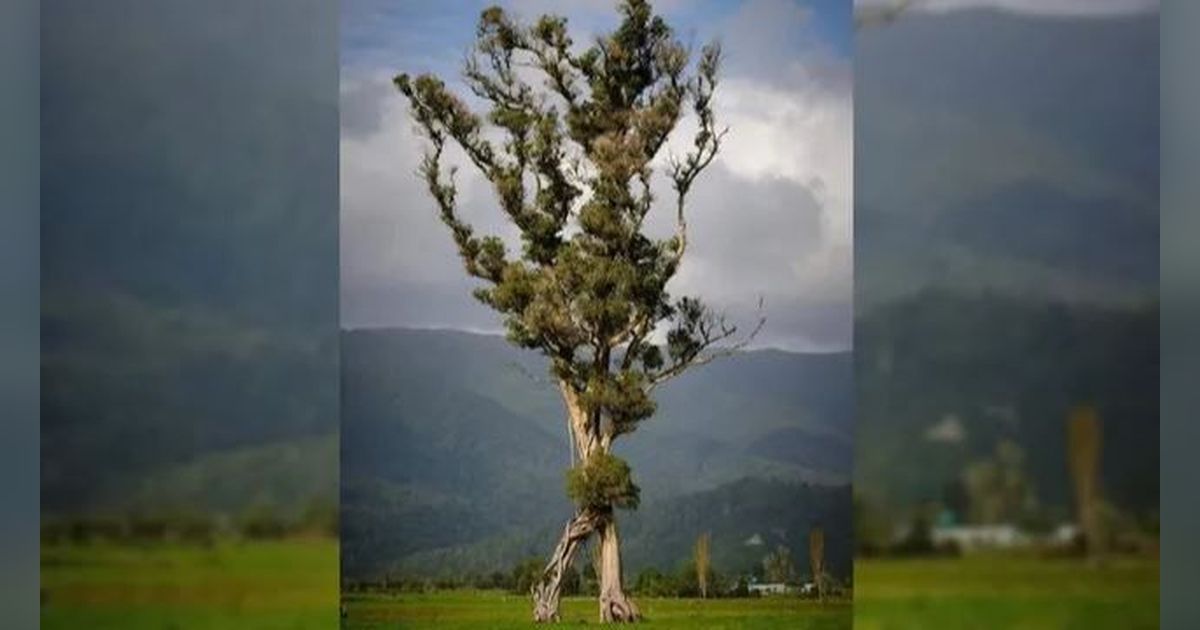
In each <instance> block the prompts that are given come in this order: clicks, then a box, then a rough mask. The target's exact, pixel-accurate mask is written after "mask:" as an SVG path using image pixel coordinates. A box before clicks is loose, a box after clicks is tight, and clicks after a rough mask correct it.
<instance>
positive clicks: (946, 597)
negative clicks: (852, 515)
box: [854, 556, 1158, 630]
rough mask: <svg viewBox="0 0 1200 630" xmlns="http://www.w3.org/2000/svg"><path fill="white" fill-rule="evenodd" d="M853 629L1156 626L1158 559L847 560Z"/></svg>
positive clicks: (1061, 629) (1082, 629)
mask: <svg viewBox="0 0 1200 630" xmlns="http://www.w3.org/2000/svg"><path fill="white" fill-rule="evenodd" d="M855 590H856V593H855V603H854V628H855V630H917V629H925V628H939V629H941V628H946V629H959V628H961V629H968V628H970V629H976V628H998V629H1001V628H1002V629H1011V630H1040V629H1043V628H1044V629H1047V630H1051V629H1053V630H1072V629H1079V630H1108V629H1112V630H1118V629H1119V630H1136V629H1141V628H1158V561H1157V559H1153V558H1130V557H1121V558H1114V559H1112V560H1110V561H1108V562H1106V563H1105V564H1103V565H1101V566H1090V565H1088V564H1087V563H1086V562H1084V561H1082V560H1077V559H1062V560H1046V559H1038V558H1023V557H1009V556H972V557H967V558H962V559H953V558H949V559H935V560H929V559H924V560H867V561H863V560H859V561H857V562H856V563H855Z"/></svg>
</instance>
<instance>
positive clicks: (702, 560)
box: [693, 532, 712, 598]
mask: <svg viewBox="0 0 1200 630" xmlns="http://www.w3.org/2000/svg"><path fill="white" fill-rule="evenodd" d="M710 540H711V537H710V536H709V534H708V532H704V533H703V534H700V536H699V537H697V538H696V548H695V550H694V553H693V555H694V556H695V561H696V584H697V585H698V586H699V587H700V597H702V598H707V597H708V571H709V569H710V568H711V567H712V562H711V560H712V558H711V556H710V555H709V542H710Z"/></svg>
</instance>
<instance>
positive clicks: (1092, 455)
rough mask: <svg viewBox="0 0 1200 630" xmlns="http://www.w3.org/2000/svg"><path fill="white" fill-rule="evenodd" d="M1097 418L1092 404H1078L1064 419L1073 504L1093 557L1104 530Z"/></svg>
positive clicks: (1097, 550) (1099, 432)
mask: <svg viewBox="0 0 1200 630" xmlns="http://www.w3.org/2000/svg"><path fill="white" fill-rule="evenodd" d="M1101 440H1102V437H1101V431H1100V418H1099V417H1098V416H1097V415H1096V410H1095V408H1093V407H1091V406H1086V405H1081V406H1079V407H1076V408H1075V409H1073V410H1072V412H1071V415H1070V417H1069V418H1068V420H1067V459H1068V464H1069V465H1070V468H1071V480H1072V481H1073V482H1074V485H1075V506H1076V514H1077V516H1078V518H1079V527H1080V529H1081V530H1083V536H1084V541H1085V543H1086V545H1087V552H1088V554H1090V555H1091V556H1093V557H1095V556H1096V555H1097V554H1099V553H1100V552H1102V551H1103V544H1104V532H1103V531H1102V530H1103V526H1102V523H1101V518H1100V516H1101V515H1100V452H1101V446H1102V444H1101Z"/></svg>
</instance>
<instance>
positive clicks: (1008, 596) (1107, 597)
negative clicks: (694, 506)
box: [42, 540, 1159, 630]
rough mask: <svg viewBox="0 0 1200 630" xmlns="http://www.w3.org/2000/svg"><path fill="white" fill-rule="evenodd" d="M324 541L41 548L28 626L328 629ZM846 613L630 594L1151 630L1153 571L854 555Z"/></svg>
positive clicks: (816, 628) (841, 620) (432, 619)
mask: <svg viewBox="0 0 1200 630" xmlns="http://www.w3.org/2000/svg"><path fill="white" fill-rule="evenodd" d="M337 571H338V568H337V544H336V542H334V541H332V540H295V541H281V542H269V543H252V544H236V543H223V544H218V545H216V546H214V547H212V548H209V549H205V548H199V547H186V546H179V545H154V546H145V547H119V546H112V545H102V544H97V545H90V546H81V547H48V548H46V549H44V550H43V551H42V590H43V604H42V627H43V628H48V629H58V628H70V629H72V630H75V629H81V628H87V629H97V630H106V629H110V628H133V629H135V630H166V629H173V630H200V629H206V630H207V629H217V628H221V629H226V628H228V629H231V630H241V629H243V628H245V629H250V628H254V629H264V630H308V629H310V628H311V629H317V628H335V627H337V623H338V614H337V608H338V606H337V604H338V593H337V581H338V579H337ZM855 582H856V594H855V604H854V607H853V613H852V612H851V607H850V606H849V605H847V604H830V605H826V606H821V605H818V604H815V603H812V602H806V601H802V600H798V599H791V598H787V599H784V598H778V599H776V598H764V599H757V600H753V599H744V600H707V601H699V600H662V599H647V598H639V599H638V600H637V601H638V604H639V605H640V606H641V608H642V611H643V612H644V613H645V615H646V617H647V623H646V624H645V625H646V626H648V627H650V628H716V629H732V628H749V629H754V628H796V629H800V630H821V629H829V630H832V629H835V628H836V629H842V628H850V627H851V623H850V622H851V617H853V620H854V624H853V627H854V629H855V630H916V629H922V630H923V629H925V628H938V629H951V630H953V629H960V628H961V629H978V628H1002V629H1011V630H1040V629H1043V628H1044V629H1047V630H1049V629H1054V630H1059V629H1067V630H1071V629H1075V628H1078V629H1080V630H1084V629H1086V630H1107V629H1113V630H1117V629H1120V630H1137V629H1140V628H1157V627H1158V621H1159V616H1158V615H1159V614H1158V562H1157V560H1155V559H1149V558H1116V559H1113V560H1111V561H1109V562H1108V563H1106V564H1105V565H1103V566H1098V567H1093V566H1089V565H1087V564H1086V563H1084V562H1082V561H1079V560H1039V559H1033V558H1020V557H1003V556H1001V557H988V556H978V557H968V558H963V559H944V560H867V561H859V562H858V563H857V564H856V571H855ZM347 610H348V617H347V619H346V620H345V624H344V626H343V627H345V628H351V629H356V628H363V629H370V628H451V629H454V628H458V629H473V628H479V629H483V628H498V629H503V628H529V627H532V624H530V623H529V621H528V619H529V601H528V600H527V599H526V598H524V597H518V596H514V595H506V594H503V593H498V592H470V591H456V592H441V593H430V594H398V595H370V596H349V597H347ZM563 613H564V614H563V617H564V621H565V622H567V623H568V624H570V625H579V624H581V623H588V624H595V620H596V602H595V600H593V599H591V598H568V599H567V600H566V601H564V606H563Z"/></svg>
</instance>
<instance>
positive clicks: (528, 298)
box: [395, 0, 762, 622]
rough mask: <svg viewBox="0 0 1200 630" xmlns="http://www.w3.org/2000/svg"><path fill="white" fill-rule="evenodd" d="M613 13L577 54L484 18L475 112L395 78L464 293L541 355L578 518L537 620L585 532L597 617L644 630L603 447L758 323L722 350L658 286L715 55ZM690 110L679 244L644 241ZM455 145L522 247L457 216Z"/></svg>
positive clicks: (703, 136) (502, 18)
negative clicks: (567, 448) (659, 178)
mask: <svg viewBox="0 0 1200 630" xmlns="http://www.w3.org/2000/svg"><path fill="white" fill-rule="evenodd" d="M619 10H620V15H621V18H622V19H621V22H620V25H619V26H618V27H617V29H616V30H615V31H613V32H612V33H609V34H607V35H604V36H600V37H598V38H596V39H595V40H594V42H593V43H592V44H591V45H590V46H587V47H584V48H582V49H579V48H577V47H576V46H575V43H574V42H573V40H572V39H571V37H570V36H569V35H568V32H567V20H566V19H565V18H562V17H557V16H551V15H547V16H543V17H542V18H540V19H538V20H537V21H536V22H534V23H533V24H532V25H525V24H521V23H518V22H517V21H515V20H514V19H513V18H511V17H510V16H509V15H508V14H507V13H505V12H504V11H503V10H502V9H500V8H498V7H492V8H489V9H487V10H485V11H484V12H483V13H482V15H481V17H480V20H479V26H478V29H477V32H476V43H475V46H474V49H473V50H472V51H471V52H470V54H468V56H467V60H466V63H465V67H464V72H463V79H464V81H465V84H466V87H467V89H469V90H470V91H471V92H472V93H473V94H474V96H475V97H477V98H478V99H479V100H480V101H482V102H483V103H486V106H487V107H488V110H487V111H486V113H484V114H478V113H475V112H473V111H472V110H471V109H470V108H469V107H468V105H467V102H466V101H465V100H463V99H462V98H460V97H459V96H457V95H455V94H454V93H452V92H451V91H450V90H449V89H448V88H447V86H446V84H445V83H444V82H443V81H442V80H440V79H438V78H437V77H434V76H431V75H428V74H426V75H421V76H417V77H410V76H408V75H407V74H401V75H399V76H398V77H396V80H395V84H396V86H397V88H399V90H400V91H401V92H402V93H403V94H404V95H405V96H406V97H407V98H408V101H409V103H410V105H411V109H412V113H413V116H414V118H415V120H416V121H417V123H418V127H419V129H420V130H422V132H423V135H424V136H425V137H426V138H427V139H428V141H429V148H428V150H427V152H426V154H425V157H424V160H423V162H422V164H421V167H420V170H419V173H420V175H421V176H422V177H423V178H424V179H425V181H426V183H427V185H428V188H429V193H430V195H431V196H432V197H433V199H434V201H435V202H436V203H437V207H438V210H439V212H440V215H441V219H442V221H443V222H444V223H445V224H446V226H447V227H448V228H449V230H450V233H451V235H452V237H453V240H454V243H455V245H456V246H457V248H458V252H459V254H460V256H461V258H462V261H463V264H464V266H465V269H466V273H467V274H468V275H469V276H471V277H473V278H475V279H477V280H479V281H480V286H479V287H478V288H477V289H476V290H475V293H474V295H475V297H476V298H478V299H479V300H480V301H481V302H483V303H484V304H486V305H487V306H489V307H491V308H492V309H494V310H495V311H497V312H498V313H499V314H500V315H501V316H502V318H503V321H504V324H505V326H506V328H507V332H508V338H509V340H510V341H512V342H513V343H514V344H516V345H517V346H520V347H522V348H529V349H535V350H538V351H540V352H541V353H543V354H544V355H545V356H546V357H548V359H549V364H550V373H551V376H552V377H553V379H554V380H555V381H556V383H557V386H558V389H559V391H560V392H561V394H562V399H563V403H564V405H565V406H566V416H567V423H568V426H569V430H570V434H571V448H572V457H571V461H572V462H573V467H572V468H571V469H570V471H569V472H568V484H567V485H568V493H569V495H570V496H571V498H572V499H574V501H575V504H576V507H577V509H576V511H575V515H574V517H573V518H571V519H570V521H568V523H567V524H566V527H565V528H564V530H563V534H562V538H561V539H560V541H559V543H558V545H557V547H556V548H555V549H554V551H553V553H552V554H551V556H550V559H549V561H548V563H547V564H546V567H545V570H544V572H543V575H542V578H541V580H540V581H539V582H538V583H537V584H536V585H535V586H534V587H533V589H532V591H533V592H532V595H533V598H534V620H535V621H539V622H545V621H553V620H557V619H558V618H559V613H558V603H559V595H560V592H561V589H562V578H563V574H564V572H565V571H566V570H567V568H568V567H569V566H570V565H571V562H572V559H573V558H574V556H575V552H576V550H577V549H578V548H579V546H580V545H581V544H582V543H583V542H584V541H585V540H587V539H588V538H589V537H591V536H592V535H593V534H595V535H596V536H597V537H598V538H599V556H600V561H599V569H600V571H599V573H600V575H599V577H600V595H599V598H600V619H601V621H605V622H609V621H635V620H637V619H638V618H639V616H640V615H639V612H638V608H637V606H636V605H635V604H634V602H633V601H632V600H630V599H629V598H628V597H627V596H626V594H625V592H624V588H623V586H622V576H621V552H620V538H619V535H618V532H617V521H616V514H615V510H616V509H617V508H635V507H636V506H637V504H638V499H639V493H638V487H637V485H635V484H634V482H633V479H632V477H631V475H630V470H629V466H628V465H627V464H626V463H625V462H624V461H622V460H621V459H620V458H618V457H617V456H616V455H614V454H613V452H612V446H613V442H614V441H615V440H616V439H617V438H619V437H621V436H625V435H628V434H630V433H632V432H633V431H634V430H635V429H637V427H638V425H639V423H640V422H642V421H643V420H645V419H647V418H649V417H650V416H651V415H653V413H654V410H655V403H654V400H653V399H652V397H651V394H652V392H653V390H654V389H655V388H656V387H657V386H659V385H661V384H662V383H663V382H665V381H667V380H669V379H671V378H673V377H676V376H678V375H679V374H681V373H683V372H684V371H685V370H687V369H689V368H691V367H693V366H697V365H700V364H703V363H707V362H708V361H711V360H712V359H714V358H716V357H718V356H721V355H723V354H728V353H730V352H733V351H735V350H736V349H738V348H739V347H741V346H742V345H744V344H745V343H746V342H748V341H749V340H750V339H751V338H752V337H753V336H754V333H756V332H757V331H758V329H759V328H760V327H761V326H762V320H761V319H760V320H759V322H758V326H757V327H756V328H755V329H754V331H753V332H752V333H751V334H750V335H749V336H746V337H745V338H742V339H741V340H739V341H736V342H734V338H733V337H734V335H735V334H736V328H735V327H734V326H733V325H731V324H729V323H727V322H726V320H725V319H724V318H723V317H721V316H718V315H716V314H714V313H713V312H712V311H711V309H710V308H708V307H707V306H705V304H704V303H703V302H702V301H701V300H700V299H698V298H696V297H682V298H679V299H675V298H673V297H672V296H671V295H670V294H669V293H668V290H667V284H668V283H669V282H670V280H671V279H672V278H673V277H674V276H675V274H676V272H677V271H678V270H679V266H680V264H681V262H682V261H683V256H684V253H685V252H686V251H687V247H688V224H687V220H686V217H685V212H684V210H685V207H686V200H687V197H688V193H689V192H690V191H691V190H692V186H693V184H694V183H695V181H696V178H697V177H698V176H699V175H700V173H701V172H702V171H704V169H705V168H707V167H708V166H709V164H711V163H712V161H713V158H714V157H715V156H716V155H717V151H718V149H719V147H720V145H721V140H722V137H723V136H724V134H725V130H722V129H718V127H717V123H716V120H715V117H714V115H713V107H712V99H713V92H714V90H715V89H716V86H717V74H718V68H719V66H720V59H721V49H720V47H719V46H718V45H717V44H716V43H711V44H708V45H706V46H704V47H703V48H702V49H701V50H700V52H699V55H698V57H697V58H696V59H695V60H694V61H693V60H692V59H691V54H690V53H689V51H688V49H687V48H685V47H684V46H683V45H682V44H681V43H680V42H679V41H678V40H677V39H676V38H675V36H674V34H673V33H672V30H671V28H670V27H669V26H668V25H667V24H666V22H665V21H664V20H663V19H662V18H661V17H660V16H657V15H655V14H654V12H653V10H652V8H651V6H650V4H649V3H648V2H647V1H646V0H624V1H623V2H622V3H621V4H620V6H619ZM539 78H540V79H541V81H540V84H538V83H537V82H536V81H537V79H539ZM688 110H690V112H691V113H692V114H694V115H695V117H696V119H697V123H698V124H697V131H696V133H695V136H694V137H693V139H692V144H691V148H690V150H689V151H688V152H687V153H686V154H684V155H682V156H670V158H669V159H668V160H667V168H666V174H667V176H668V177H669V178H670V183H671V185H672V188H673V192H674V195H673V197H674V198H673V200H671V201H672V203H671V206H672V208H671V210H672V214H673V215H674V223H675V229H674V233H673V235H671V236H669V237H664V238H654V237H652V236H651V235H649V234H648V233H647V232H646V231H645V230H644V229H643V228H644V222H645V220H646V217H647V215H648V214H649V213H650V211H651V209H652V206H654V205H655V204H654V201H655V198H654V195H653V194H652V193H651V180H652V176H653V170H654V169H653V167H652V163H653V161H654V159H655V157H656V156H658V155H659V153H660V151H662V150H663V147H664V144H665V143H666V141H667V138H668V136H669V135H670V134H671V132H672V130H674V129H675V127H676V125H677V124H678V123H679V122H680V120H681V119H682V118H683V117H684V116H685V115H687V114H688ZM450 143H454V144H456V145H457V146H458V147H460V148H461V149H462V151H463V153H464V154H465V157H466V159H467V160H469V162H470V163H471V164H472V165H473V166H474V167H475V168H476V169H478V171H479V172H481V173H482V174H483V176H484V177H486V178H487V179H488V180H489V181H490V182H491V184H492V187H493V189H494V192H495V196H496V199H497V202H498V205H499V207H500V210H501V211H502V212H503V214H504V215H505V216H507V217H508V219H510V220H511V222H512V223H513V224H514V225H515V226H516V227H517V229H518V231H519V232H520V246H519V250H518V251H510V250H509V247H508V245H506V243H505V242H504V241H503V240H502V239H501V238H499V237H498V236H495V235H479V234H477V233H476V231H475V230H474V229H473V228H472V226H471V225H469V224H468V223H467V222H466V221H465V220H464V219H463V217H462V216H461V214H460V212H459V207H458V196H457V187H456V185H455V179H454V175H455V168H454V167H447V166H446V165H445V164H444V162H445V149H446V147H447V145H448V144H450ZM760 306H761V305H760Z"/></svg>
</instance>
